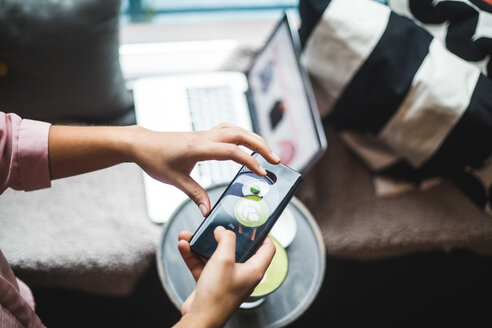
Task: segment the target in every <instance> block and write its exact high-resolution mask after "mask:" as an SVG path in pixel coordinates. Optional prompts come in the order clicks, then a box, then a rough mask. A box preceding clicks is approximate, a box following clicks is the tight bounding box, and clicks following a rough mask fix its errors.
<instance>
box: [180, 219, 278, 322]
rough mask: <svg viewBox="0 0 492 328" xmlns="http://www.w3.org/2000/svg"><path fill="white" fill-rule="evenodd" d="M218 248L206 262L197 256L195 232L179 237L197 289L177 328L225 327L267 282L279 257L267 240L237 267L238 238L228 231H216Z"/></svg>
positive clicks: (182, 233)
mask: <svg viewBox="0 0 492 328" xmlns="http://www.w3.org/2000/svg"><path fill="white" fill-rule="evenodd" d="M214 235H215V239H216V240H217V243H218V246H217V249H216V250H215V252H214V253H213V255H212V257H211V258H210V260H208V262H206V261H205V260H204V259H203V258H202V257H200V256H199V255H197V254H195V253H194V252H193V251H192V250H191V248H190V244H189V241H190V239H191V236H192V234H191V232H189V231H183V232H181V233H180V234H179V236H178V239H179V242H178V249H179V252H180V253H181V256H182V257H183V259H184V261H185V262H186V265H187V266H188V269H189V270H190V271H191V273H192V275H193V277H194V278H195V280H197V286H196V288H195V290H194V291H193V292H192V293H191V295H190V296H189V297H188V298H187V299H186V301H185V302H184V304H183V306H182V307H181V313H182V314H183V317H182V318H181V320H180V321H179V322H178V323H177V324H176V327H188V326H189V327H222V326H224V325H225V323H226V322H227V320H228V319H229V318H230V317H231V316H232V315H233V314H234V312H235V311H236V310H237V308H238V307H239V305H241V303H242V302H244V301H245V300H246V299H247V298H248V296H249V295H251V293H252V292H253V290H254V288H255V287H256V285H258V283H259V282H260V281H261V279H262V278H263V275H264V274H265V271H266V270H267V268H268V266H269V265H270V262H271V261H272V259H273V255H274V254H275V245H273V242H272V241H271V240H270V239H269V238H266V239H265V241H264V242H263V244H262V245H261V247H260V248H259V249H258V251H257V252H256V253H255V254H254V255H253V256H252V257H251V258H250V259H248V260H247V261H246V262H245V263H236V235H235V234H234V232H232V231H230V230H226V229H225V228H224V227H220V226H219V227H217V228H216V229H215V231H214Z"/></svg>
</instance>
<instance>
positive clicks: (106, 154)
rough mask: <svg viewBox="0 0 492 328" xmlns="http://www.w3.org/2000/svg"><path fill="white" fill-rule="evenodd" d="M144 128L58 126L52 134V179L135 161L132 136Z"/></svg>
mask: <svg viewBox="0 0 492 328" xmlns="http://www.w3.org/2000/svg"><path fill="white" fill-rule="evenodd" d="M138 129H140V127H137V126H128V127H109V126H108V127H93V126H91V127H89V126H80V127H78V126H56V125H53V126H52V127H51V128H50V132H49V136H48V150H49V155H48V156H49V167H50V174H51V179H58V178H64V177H68V176H72V175H77V174H81V173H86V172H90V171H95V170H98V169H103V168H106V167H109V166H112V165H116V164H119V163H122V162H128V161H131V160H132V155H131V154H132V147H133V144H132V140H133V138H132V136H133V135H134V134H135V133H136V131H138Z"/></svg>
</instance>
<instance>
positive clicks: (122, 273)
mask: <svg viewBox="0 0 492 328" xmlns="http://www.w3.org/2000/svg"><path fill="white" fill-rule="evenodd" d="M159 232H160V227H159V226H156V225H154V224H153V223H151V222H150V221H149V220H148V219H147V215H146V210H145V198H144V192H143V185H142V171H141V170H140V168H138V167H137V166H135V165H131V164H123V165H118V166H115V167H112V168H109V169H105V170H102V171H99V172H93V173H88V174H84V175H80V176H76V177H72V178H67V179H62V180H55V181H53V182H52V188H50V189H44V190H38V191H33V192H22V191H13V190H7V191H6V192H5V193H4V194H3V195H1V196H0V248H1V249H2V251H3V252H4V254H5V257H6V258H7V260H8V261H9V262H10V264H11V266H12V267H13V269H14V271H15V273H16V274H17V275H18V276H19V277H20V278H21V279H23V280H24V281H25V282H26V283H28V284H29V285H31V286H49V287H63V288H72V289H77V290H83V291H87V292H92V293H98V294H104V295H126V294H129V293H131V291H132V290H133V288H134V286H135V284H136V282H137V281H138V279H139V278H140V277H141V275H142V274H143V273H144V272H145V271H146V270H147V269H148V268H149V266H150V265H151V263H152V261H153V260H154V257H155V248H156V244H157V242H158V239H159ZM176 251H177V250H176Z"/></svg>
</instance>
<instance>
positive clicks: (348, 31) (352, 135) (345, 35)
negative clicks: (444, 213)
mask: <svg viewBox="0 0 492 328" xmlns="http://www.w3.org/2000/svg"><path fill="white" fill-rule="evenodd" d="M491 3H492V1H490V0H483V1H479V0H475V1H432V0H390V1H388V6H385V5H382V4H380V3H376V2H374V1H371V0H331V1H326V0H324V1H316V0H301V2H300V13H301V19H302V25H301V29H300V35H301V38H302V43H303V62H304V64H305V66H306V67H307V69H308V70H309V72H310V73H311V75H312V76H313V77H314V78H315V79H316V80H317V81H318V82H319V84H320V85H321V87H322V88H323V90H324V92H325V93H326V94H327V95H328V98H329V99H331V104H330V107H331V108H330V112H329V114H328V116H327V117H326V119H327V120H328V121H329V122H330V123H331V124H332V125H333V126H334V127H335V128H336V129H337V130H338V131H339V133H340V135H341V136H342V138H343V139H344V140H345V142H346V143H347V144H348V145H349V146H350V148H351V149H352V150H354V152H355V153H357V154H358V155H359V156H360V157H361V158H362V159H363V160H364V162H365V163H366V164H367V165H368V166H369V167H370V168H371V170H372V171H373V172H374V173H375V179H374V182H375V187H376V192H377V193H378V194H380V195H394V194H399V193H401V192H404V191H408V190H413V189H415V188H424V189H425V188H428V187H430V186H433V185H434V184H435V183H436V182H438V181H439V179H440V178H446V179H451V180H453V181H454V182H455V183H456V184H457V185H458V186H459V187H460V188H461V189H462V190H463V191H464V192H465V193H466V194H467V195H468V196H470V197H471V198H472V199H473V200H474V201H475V202H476V203H477V204H478V205H479V206H481V207H482V208H484V209H485V210H486V211H487V212H489V213H492V206H491V199H492V194H491V193H490V191H491V189H492V160H491V154H492V81H491V79H490V78H489V77H488V76H490V72H491V65H492V64H491V60H490V57H491V55H492V42H491V40H492V39H491V36H492V4H491Z"/></svg>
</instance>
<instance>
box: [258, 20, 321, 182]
mask: <svg viewBox="0 0 492 328" xmlns="http://www.w3.org/2000/svg"><path fill="white" fill-rule="evenodd" d="M294 37H295V35H292V33H291V29H290V26H289V22H288V20H287V17H285V18H284V19H283V20H282V22H281V23H280V24H279V25H278V27H277V29H276V31H275V32H274V33H273V35H272V36H271V38H270V40H269V41H268V42H267V44H266V45H265V47H264V48H263V50H262V51H261V52H260V53H259V54H258V55H257V56H256V58H255V60H254V62H253V64H252V66H251V68H250V70H249V72H248V83H249V89H250V90H249V91H250V97H251V98H250V101H251V102H252V107H253V109H254V111H255V115H254V118H255V122H254V123H255V125H256V126H255V128H256V129H257V130H258V131H257V132H258V133H259V134H260V135H261V136H263V138H264V139H265V140H266V141H267V143H268V145H269V146H270V147H271V148H272V150H273V151H274V152H275V153H276V154H278V155H279V157H280V158H281V161H282V163H284V164H286V165H288V166H290V167H291V168H293V169H294V170H297V171H300V172H302V171H304V170H305V169H306V167H307V166H309V165H310V164H311V162H313V161H314V160H315V158H316V157H317V156H318V155H320V154H321V153H322V151H323V150H324V147H325V146H326V145H325V143H326V141H325V137H324V133H323V131H322V129H321V131H320V123H319V116H318V112H317V107H316V105H315V103H314V100H313V99H312V90H311V84H310V83H309V81H307V78H306V75H305V72H303V71H302V69H303V68H302V67H301V66H300V63H299V61H298V56H297V53H296V48H295V44H294Z"/></svg>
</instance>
